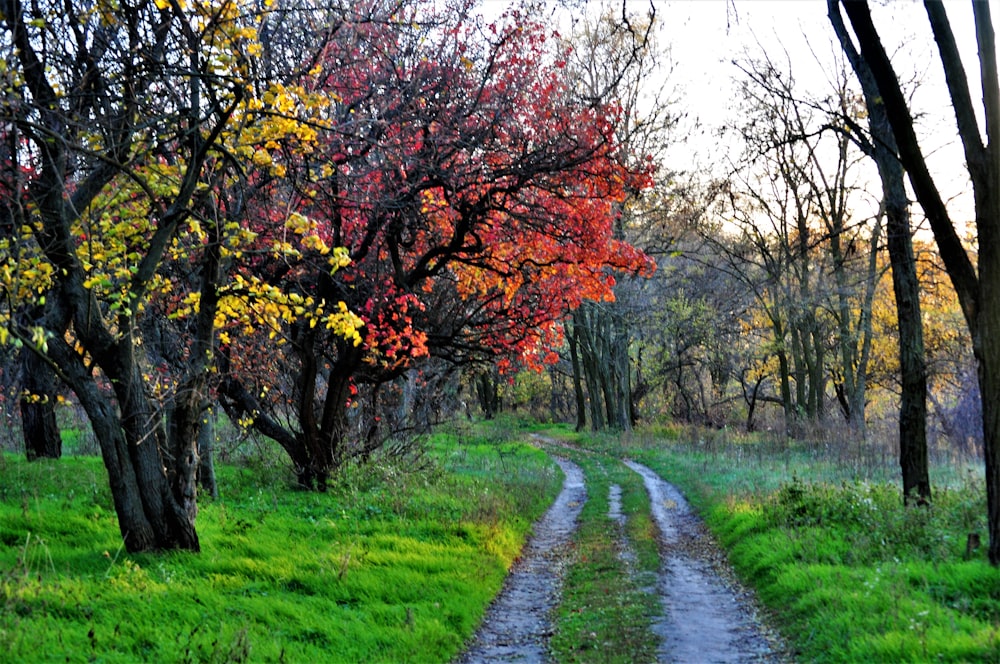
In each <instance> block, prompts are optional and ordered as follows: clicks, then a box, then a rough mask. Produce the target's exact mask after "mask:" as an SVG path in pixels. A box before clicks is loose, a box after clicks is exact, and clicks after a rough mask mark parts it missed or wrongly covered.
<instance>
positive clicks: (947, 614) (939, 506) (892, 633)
mask: <svg viewBox="0 0 1000 664" xmlns="http://www.w3.org/2000/svg"><path fill="white" fill-rule="evenodd" d="M709 435H710V436H714V437H713V438H711V439H706V437H703V436H699V435H697V434H695V435H691V434H690V433H688V434H687V435H685V434H681V435H677V434H676V433H674V434H670V433H664V432H659V433H656V434H652V433H644V434H643V433H641V434H636V435H633V436H630V437H626V438H625V439H621V438H611V437H605V438H596V439H595V438H591V439H590V441H589V443H588V445H589V446H590V447H591V448H593V449H595V450H600V451H601V452H603V453H604V454H608V455H611V456H631V457H633V458H636V459H637V460H639V461H640V462H642V463H644V464H646V465H648V466H650V467H651V468H653V469H654V470H656V471H658V472H659V473H660V474H661V475H662V476H663V477H664V478H666V479H668V480H669V481H671V482H674V483H675V484H677V485H678V486H679V487H681V489H682V490H683V491H684V492H685V493H686V494H687V495H688V497H689V499H690V500H691V502H692V503H693V504H694V505H695V506H696V508H697V509H698V510H699V511H700V512H701V514H702V515H703V516H705V517H706V519H707V521H708V524H709V526H710V528H711V529H712V530H713V532H714V533H715V535H716V536H717V538H718V539H719V541H720V542H721V544H722V545H723V546H724V547H725V548H726V549H727V550H728V552H729V557H730V560H731V562H732V563H733V564H734V566H735V567H736V569H737V571H738V572H739V573H740V575H741V576H742V577H743V579H744V580H746V581H747V582H748V584H749V585H751V586H753V587H755V588H756V589H757V591H758V594H759V596H760V598H761V599H762V601H763V602H764V604H765V605H766V606H767V607H768V609H769V610H770V611H771V613H772V614H773V616H774V618H775V621H776V623H777V625H778V626H779V627H780V629H781V631H782V632H783V634H784V635H785V636H786V637H787V640H788V642H789V643H790V644H791V646H792V648H793V649H794V652H795V654H796V656H797V658H798V659H800V660H801V661H807V662H939V661H947V662H998V661H1000V571H998V570H997V569H995V568H992V567H990V566H989V564H988V563H987V561H986V553H985V546H980V547H979V548H976V549H974V550H971V551H969V550H967V543H968V536H969V534H970V533H976V534H977V535H979V536H980V537H981V538H982V539H983V543H984V544H985V531H986V523H985V489H984V486H983V482H982V479H981V477H982V473H981V471H979V470H978V467H977V466H976V465H974V464H973V465H972V466H966V465H964V464H957V463H951V464H939V465H937V466H936V467H935V468H934V472H933V477H934V480H935V496H934V502H933V504H932V505H931V506H930V507H910V508H904V507H903V505H902V499H901V493H900V488H899V486H898V480H897V479H896V472H895V469H894V467H893V465H892V460H891V459H888V460H887V462H882V463H879V462H877V461H875V460H873V459H872V458H871V457H858V456H856V455H851V454H845V453H844V452H843V450H840V449H836V448H835V447H834V448H831V447H830V446H812V447H810V446H807V445H794V444H785V443H780V444H776V443H774V442H773V441H771V442H768V441H766V440H763V439H758V438H746V437H738V436H726V435H721V434H719V433H716V434H709Z"/></svg>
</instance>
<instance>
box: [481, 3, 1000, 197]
mask: <svg viewBox="0 0 1000 664" xmlns="http://www.w3.org/2000/svg"><path fill="white" fill-rule="evenodd" d="M548 1H549V3H550V6H551V4H552V3H555V4H562V5H564V6H566V5H568V6H570V7H571V9H570V11H569V12H566V13H564V14H563V15H562V17H561V18H560V17H558V16H557V17H554V20H555V21H556V25H558V29H559V30H560V31H561V32H563V33H564V34H565V33H567V32H568V29H567V28H568V21H567V19H566V16H567V15H568V16H570V17H571V16H573V15H579V13H580V12H583V11H590V12H598V11H600V9H601V6H602V2H601V0H548ZM650 1H652V3H653V7H655V9H656V16H657V20H658V22H659V28H658V32H657V40H658V41H659V43H660V44H661V46H663V47H665V48H668V49H669V53H670V59H671V61H672V63H673V67H672V70H671V73H670V74H669V77H668V78H667V81H666V82H667V89H668V90H669V91H670V92H669V95H670V96H671V98H672V99H673V100H674V103H675V104H676V109H677V111H678V112H679V113H683V114H685V117H686V119H685V121H684V123H683V124H682V125H681V132H682V135H683V136H684V138H685V141H684V142H683V143H678V144H677V145H676V147H675V149H674V150H673V152H672V153H671V155H670V157H669V159H671V160H672V162H671V163H668V164H667V166H668V167H669V168H671V169H675V170H698V169H701V170H705V169H709V170H712V171H713V172H715V173H719V172H720V170H724V166H720V164H721V163H723V162H724V161H725V158H726V156H727V154H726V152H727V151H729V150H733V149H735V148H733V147H732V146H731V144H728V147H727V144H722V145H720V144H719V142H718V138H717V136H718V129H719V127H722V126H726V125H732V124H733V122H734V120H737V119H738V118H739V111H738V109H737V105H736V103H737V101H738V100H737V95H736V90H737V84H736V82H735V79H736V77H738V76H739V75H740V72H739V70H738V69H737V67H736V66H734V64H733V61H734V60H743V61H746V60H747V59H748V58H754V57H759V56H760V54H761V53H762V52H763V51H764V50H766V51H767V53H768V56H769V58H770V59H771V60H772V61H774V62H777V63H784V64H785V65H786V66H787V67H788V68H790V69H791V71H792V74H793V75H794V77H795V80H796V81H797V82H798V83H800V84H801V85H802V88H801V89H802V92H803V94H809V93H816V94H822V93H823V92H824V91H828V90H829V89H830V87H829V85H830V84H829V79H828V74H827V72H829V71H831V67H834V66H836V65H833V64H832V63H834V61H835V58H837V57H840V49H839V45H837V44H836V42H835V37H834V35H833V29H832V28H831V27H830V24H829V19H828V18H827V15H826V1H825V0H624V2H625V6H626V7H627V8H628V10H629V11H631V12H646V11H648V8H649V6H650ZM622 2H623V0H603V4H604V5H605V6H613V7H615V8H616V9H618V8H619V7H621V3H622ZM990 2H991V6H992V7H993V9H994V12H993V14H994V21H995V23H997V27H998V29H1000V0H990ZM483 3H484V9H485V13H486V14H487V15H490V14H492V15H499V14H500V13H502V12H503V10H504V9H506V8H509V7H510V6H511V5H512V4H513V3H512V2H511V1H510V0H483ZM869 3H870V5H871V7H872V15H873V19H874V22H875V25H876V28H877V29H878V31H879V33H880V35H881V36H882V39H883V43H884V44H885V46H886V48H887V50H888V51H889V53H890V56H891V57H892V59H893V63H894V65H895V67H896V70H897V72H898V73H899V75H900V76H901V78H908V77H909V78H911V79H912V80H915V81H920V84H919V85H918V86H917V89H916V92H914V93H913V96H912V103H913V107H912V111H913V112H914V114H917V115H919V117H920V126H919V127H918V129H919V130H922V131H920V135H921V141H922V146H923V148H924V150H925V153H926V154H927V155H928V163H929V166H930V168H931V170H932V172H934V173H935V175H936V176H937V178H938V180H939V187H940V189H941V190H942V194H943V195H944V197H945V199H946V200H949V199H954V200H955V201H957V202H956V203H955V207H956V208H967V209H969V211H968V212H964V213H962V214H963V216H971V208H970V206H969V205H967V204H966V203H963V202H962V201H963V200H967V199H968V192H969V191H970V186H969V184H968V177H967V173H966V172H965V169H964V163H963V160H962V151H961V147H960V144H959V143H958V139H957V136H956V130H955V121H954V115H953V113H952V110H951V107H950V105H949V103H948V93H947V90H946V89H945V87H944V82H943V80H944V79H943V74H942V73H941V66H940V63H939V61H938V59H937V49H936V46H935V44H934V40H933V37H932V35H931V32H930V28H929V26H928V23H927V17H926V14H925V12H924V8H923V4H922V2H920V1H919V0H869ZM945 6H946V8H947V11H948V15H949V18H950V19H951V24H952V29H953V30H954V32H955V35H956V41H957V42H958V45H959V48H960V50H961V51H962V52H963V59H964V61H965V63H966V70H967V73H968V76H969V82H970V86H971V87H972V93H973V98H974V99H976V100H979V99H981V92H980V91H979V74H978V66H977V62H976V43H975V37H974V32H973V23H972V12H971V3H970V2H969V1H968V0H945ZM649 83H650V86H651V87H659V86H660V85H661V83H662V81H659V80H651V81H649Z"/></svg>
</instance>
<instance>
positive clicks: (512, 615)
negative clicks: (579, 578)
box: [457, 457, 587, 664]
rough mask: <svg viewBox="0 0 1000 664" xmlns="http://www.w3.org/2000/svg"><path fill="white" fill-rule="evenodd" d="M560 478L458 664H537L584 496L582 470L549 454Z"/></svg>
mask: <svg viewBox="0 0 1000 664" xmlns="http://www.w3.org/2000/svg"><path fill="white" fill-rule="evenodd" d="M553 458H554V459H555V461H556V463H558V464H559V467H560V468H562V471H563V473H564V474H565V476H566V479H565V480H564V482H563V488H562V491H561V492H560V493H559V496H558V497H557V498H556V501H555V503H553V504H552V506H551V507H550V508H549V510H548V511H547V512H546V513H545V516H543V517H542V518H541V519H540V520H539V521H538V522H537V523H536V524H535V527H534V530H533V532H532V535H531V537H530V538H529V539H528V542H527V544H525V547H524V550H523V551H522V552H521V557H520V558H519V559H518V560H517V562H515V563H514V565H513V567H512V568H511V570H510V573H509V574H508V575H507V579H506V580H505V581H504V585H503V588H502V589H501V591H500V594H499V595H497V597H496V599H495V600H494V601H493V603H492V604H491V605H490V606H489V608H488V609H487V610H486V618H485V619H484V620H483V624H482V626H481V627H480V628H479V631H478V632H476V635H475V636H474V637H473V640H472V644H471V646H470V647H469V649H468V650H467V651H466V652H465V653H464V654H463V655H462V656H461V657H459V658H458V660H457V661H458V662H460V663H462V664H473V663H476V664H478V663H479V662H543V661H545V659H546V657H545V653H546V650H547V645H548V640H549V635H550V634H551V632H552V625H551V623H550V622H549V613H550V611H551V610H552V609H553V608H554V607H555V606H556V604H557V603H558V601H559V591H560V587H561V584H560V579H561V577H562V571H563V568H564V567H565V565H566V563H567V560H568V548H567V545H568V544H569V542H570V539H571V537H572V536H573V532H574V531H575V530H576V525H577V517H579V515H580V510H582V509H583V504H584V502H586V500H587V490H586V487H585V486H584V481H583V471H582V470H580V467H579V466H577V465H576V464H574V463H572V462H570V461H567V460H565V459H561V458H559V457H553Z"/></svg>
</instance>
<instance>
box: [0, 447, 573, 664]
mask: <svg viewBox="0 0 1000 664" xmlns="http://www.w3.org/2000/svg"><path fill="white" fill-rule="evenodd" d="M428 448H429V453H428V456H429V458H430V459H431V460H432V463H431V464H429V466H428V467H427V468H425V469H423V470H421V471H419V472H406V471H405V470H404V469H403V468H402V467H401V465H400V463H399V462H394V461H391V460H382V461H379V462H377V463H375V464H373V465H370V466H367V467H352V468H349V469H347V470H346V471H345V472H344V473H343V474H342V475H341V476H340V478H339V480H338V482H337V483H336V485H335V486H333V487H332V489H331V491H330V492H329V493H328V494H326V495H320V494H310V493H304V492H299V491H295V490H293V489H291V488H290V483H289V482H288V478H287V477H286V476H285V474H284V473H283V472H281V471H280V469H274V468H252V467H251V468H248V467H245V466H232V465H223V466H222V467H220V468H219V482H220V488H221V491H222V495H223V498H222V499H221V500H219V501H217V502H211V501H207V500H203V501H202V503H201V505H200V512H199V517H198V529H199V535H200V537H201V541H202V549H203V550H202V553H200V554H188V553H172V554H163V555H134V556H130V555H127V554H125V553H124V552H123V551H122V550H121V544H120V542H121V538H120V535H119V533H118V527H117V520H116V518H115V515H114V511H113V509H112V507H111V501H110V496H109V492H108V489H107V487H106V479H105V474H104V470H103V466H102V465H101V462H100V460H99V459H95V458H88V457H67V458H64V459H62V460H59V461H55V462H52V461H44V460H43V461H39V462H35V463H32V464H28V463H26V462H24V461H23V460H21V458H20V457H18V456H13V455H6V456H3V457H2V460H0V542H2V546H0V652H2V653H3V654H2V655H0V659H4V660H5V661H18V662H47V661H56V660H58V661H73V662H75V661H79V662H83V661H101V662H136V661H170V662H231V661H252V662H279V661H284V662H328V661H342V662H357V661H385V662H392V661H426V662H441V661H448V660H450V659H451V658H452V657H454V656H455V655H456V654H457V653H458V652H459V651H460V649H461V647H462V645H463V643H464V641H465V640H466V639H467V638H468V637H469V636H470V635H471V634H472V631H473V630H474V629H475V627H476V625H477V623H478V621H479V619H480V618H481V616H482V614H483V611H484V609H485V606H486V604H487V603H488V602H489V600H490V599H491V598H492V597H493V595H494V594H495V593H496V591H497V589H498V588H499V586H500V584H501V582H502V580H503V577H504V575H505V573H506V571H507V569H508V568H509V566H510V564H511V562H512V561H513V559H514V557H515V556H516V555H517V553H518V551H519V550H520V546H521V544H522V542H523V540H524V537H525V535H526V533H527V531H528V529H529V527H530V524H531V523H532V521H533V520H534V519H535V518H537V517H538V516H540V514H541V513H542V512H543V511H544V509H545V507H546V506H547V505H548V504H549V503H550V502H551V500H552V499H553V498H554V496H555V494H556V493H557V492H558V489H559V487H560V484H561V474H560V473H559V471H558V468H557V467H555V466H554V464H552V463H551V461H549V460H548V459H547V457H545V455H544V454H543V453H541V452H540V451H538V450H535V449H533V448H530V447H528V446H525V445H519V444H516V443H513V442H504V441H497V440H495V439H491V440H487V441H484V440H482V439H476V438H475V437H470V436H463V439H462V440H459V438H457V437H456V436H455V435H451V434H439V435H436V436H434V437H433V438H432V439H431V440H430V441H429V443H428ZM278 478H280V479H278Z"/></svg>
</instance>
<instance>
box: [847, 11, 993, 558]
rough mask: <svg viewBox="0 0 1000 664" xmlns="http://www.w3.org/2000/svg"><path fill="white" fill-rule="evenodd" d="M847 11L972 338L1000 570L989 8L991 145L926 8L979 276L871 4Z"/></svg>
mask: <svg viewBox="0 0 1000 664" xmlns="http://www.w3.org/2000/svg"><path fill="white" fill-rule="evenodd" d="M843 7H844V10H845V12H846V13H847V16H848V18H849V19H850V22H851V25H852V28H853V30H854V33H855V36H856V37H857V40H858V44H859V46H860V51H861V57H862V58H863V59H864V60H865V62H867V63H868V66H869V67H870V68H871V71H872V75H873V77H874V78H875V80H876V82H877V84H878V88H879V92H880V99H881V100H882V101H883V103H884V106H885V110H886V115H887V117H888V119H889V123H890V124H891V126H892V129H893V134H894V136H895V139H896V144H897V148H898V151H899V156H900V161H901V162H902V164H903V166H904V167H905V168H906V170H907V173H908V175H909V178H910V183H911V185H912V186H913V190H914V193H915V194H916V196H917V200H918V201H919V202H920V205H921V207H923V208H924V212H925V214H926V215H927V219H928V221H929V223H930V226H931V230H932V231H933V232H934V239H935V242H936V244H937V246H938V251H939V253H940V255H941V259H942V261H943V262H944V264H945V268H946V269H947V271H948V275H949V277H950V278H951V281H952V285H953V286H954V287H955V291H956V293H957V294H958V298H959V302H960V304H961V306H962V311H963V313H964V315H965V319H966V322H967V324H968V326H969V331H970V334H971V336H972V344H973V352H974V354H975V356H976V360H977V362H978V371H979V384H980V393H981V398H982V405H983V443H984V449H983V453H984V456H985V466H986V496H987V523H988V529H989V539H990V544H989V559H990V562H991V563H992V564H993V565H1000V86H998V81H997V62H996V43H995V35H994V32H993V24H992V19H991V17H990V7H989V3H988V2H985V1H977V2H974V3H973V12H974V16H975V21H976V37H977V41H978V45H979V64H980V74H981V80H982V82H983V100H984V107H985V117H986V136H987V144H986V145H983V143H982V140H981V138H980V132H979V126H978V122H977V120H976V116H975V108H974V105H973V102H972V95H971V93H970V91H969V86H968V80H967V78H966V75H965V70H964V68H963V66H962V61H961V58H960V57H959V54H958V48H957V46H956V43H955V38H954V34H953V33H952V31H951V27H950V24H949V23H948V19H947V16H946V14H945V9H944V6H943V5H942V4H941V3H940V2H925V3H924V7H925V9H926V11H927V17H928V20H929V22H930V24H931V29H932V30H933V32H934V38H935V41H936V42H937V45H938V53H939V56H940V60H941V64H942V66H943V68H944V71H945V80H946V82H947V84H948V91H949V95H950V97H951V102H952V107H953V109H954V111H955V119H956V123H957V126H958V131H959V136H960V138H961V140H962V145H963V148H964V150H965V159H966V165H967V166H968V169H969V175H970V177H971V180H972V186H973V194H974V197H975V212H976V227H977V231H978V254H979V255H978V265H979V272H978V274H977V273H976V268H975V267H974V265H973V262H972V259H971V258H970V256H969V254H968V253H967V252H966V250H965V248H964V247H963V246H962V243H961V240H960V238H959V236H958V233H957V231H956V229H955V225H954V223H953V221H952V219H951V217H950V216H949V213H948V210H947V207H946V206H945V203H944V201H943V199H942V197H941V195H940V192H939V191H938V189H937V187H936V184H935V182H934V180H933V178H932V176H931V175H930V172H929V170H928V168H927V164H926V162H925V160H924V157H923V153H922V151H921V149H920V145H919V143H918V141H917V137H916V132H915V131H914V126H913V118H912V116H911V115H910V110H909V107H908V106H907V103H906V99H905V97H904V96H903V93H902V90H901V89H900V86H899V80H898V78H897V76H896V73H895V71H894V70H893V68H892V64H891V62H890V61H889V57H888V55H887V54H886V51H885V48H884V46H883V45H882V42H881V39H880V37H879V35H878V32H877V31H876V30H875V26H874V24H873V23H872V18H871V12H870V10H869V7H868V4H867V3H866V2H844V3H843Z"/></svg>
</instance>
